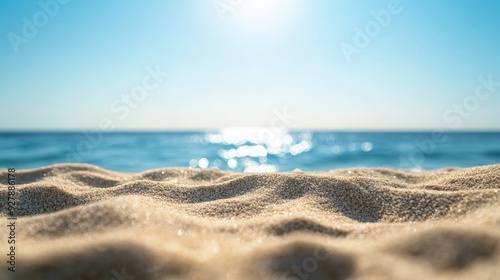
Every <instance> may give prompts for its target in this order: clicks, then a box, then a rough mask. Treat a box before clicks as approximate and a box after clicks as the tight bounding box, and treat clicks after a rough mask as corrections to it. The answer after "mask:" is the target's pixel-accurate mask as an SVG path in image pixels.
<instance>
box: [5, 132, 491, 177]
mask: <svg viewBox="0 0 500 280" xmlns="http://www.w3.org/2000/svg"><path fill="white" fill-rule="evenodd" d="M0 151H1V152H0V167H1V168H16V169H29V168H37V167H42V166H47V165H50V164H56V163H68V162H70V163H89V164H94V165H97V166H99V167H102V168H105V169H109V170H113V171H122V172H141V171H145V170H150V169H155V168H163V167H191V168H202V169H203V168H216V169H220V170H230V171H235V172H273V171H293V170H302V171H318V170H331V169H340V168H355V167H385V168H397V169H406V170H413V171H422V170H433V169H440V168H447V167H470V166H478V165H487V164H496V163H500V133H496V132H483V133H472V132H469V133H451V132H445V133H431V132H383V133H381V132H323V131H322V132H318V131H284V130H270V129H258V128H255V129H223V130H220V131H209V132H201V131H199V132H112V133H100V132H95V131H93V132H91V131H89V132H2V133H0Z"/></svg>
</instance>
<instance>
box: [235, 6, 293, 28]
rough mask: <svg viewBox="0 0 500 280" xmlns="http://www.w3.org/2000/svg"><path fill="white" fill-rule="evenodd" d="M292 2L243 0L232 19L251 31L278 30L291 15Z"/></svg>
mask: <svg viewBox="0 0 500 280" xmlns="http://www.w3.org/2000/svg"><path fill="white" fill-rule="evenodd" d="M293 2H295V1H290V0H243V1H241V4H240V5H238V6H237V7H235V9H234V15H232V19H233V20H234V21H235V22H237V23H238V24H239V25H241V26H242V27H244V28H245V29H247V30H249V31H256V32H262V31H263V30H266V29H267V30H268V29H269V28H276V27H278V26H279V25H280V24H282V23H283V21H284V20H285V19H287V18H289V17H290V16H291V15H290V13H291V11H290V6H291V4H292V3H293Z"/></svg>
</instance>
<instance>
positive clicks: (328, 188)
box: [0, 164, 500, 280]
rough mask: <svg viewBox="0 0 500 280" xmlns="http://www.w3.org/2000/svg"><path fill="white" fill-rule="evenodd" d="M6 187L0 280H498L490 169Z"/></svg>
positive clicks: (89, 169) (44, 172) (49, 178)
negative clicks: (10, 259) (12, 195)
mask: <svg viewBox="0 0 500 280" xmlns="http://www.w3.org/2000/svg"><path fill="white" fill-rule="evenodd" d="M16 175H17V190H16V199H17V201H18V203H17V204H16V214H17V216H18V220H17V227H16V245H17V246H16V250H17V251H16V256H17V259H16V270H17V271H16V272H15V273H12V272H8V271H7V265H8V264H7V263H6V260H7V257H6V256H5V253H7V250H8V246H9V245H8V244H7V242H6V241H7V239H8V234H9V233H8V230H7V228H6V227H4V229H3V230H1V231H0V244H1V247H0V248H2V250H3V251H2V255H3V256H4V259H5V260H4V261H2V262H1V263H2V264H1V272H0V279H23V280H24V279H106V280H109V279H116V280H121V279H130V280H131V279H135V280H148V279H500V204H499V198H500V191H499V190H500V165H492V166H484V167H475V168H468V169H446V170H439V171H432V172H421V173H411V172H404V171H397V170H388V169H349V170H336V171H328V172H314V173H302V172H292V173H275V174H236V173H229V172H221V171H216V170H192V169H172V168H168V169H157V170H152V171H148V172H144V173H140V174H126V173H117V172H111V171H107V170H103V169H100V168H97V167H95V166H91V165H82V164H78V165H75V164H63V165H53V166H48V167H44V168H39V169H34V170H25V171H19V170H18V171H16ZM0 177H1V178H6V177H7V173H6V172H0ZM7 186H8V185H7V181H6V180H3V181H1V183H0V187H1V191H0V192H1V196H0V203H1V205H3V207H2V209H3V212H2V217H1V218H2V219H4V221H5V223H7V211H6V198H7ZM4 252H5V253H4ZM7 277H10V278H7Z"/></svg>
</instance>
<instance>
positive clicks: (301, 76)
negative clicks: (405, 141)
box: [0, 0, 500, 130]
mask: <svg viewBox="0 0 500 280" xmlns="http://www.w3.org/2000/svg"><path fill="white" fill-rule="evenodd" d="M60 2H61V3H60ZM60 2H56V0H41V1H15V0H4V1H1V2H0V21H1V24H0V34H1V35H2V37H1V38H2V39H1V40H0V100H1V103H2V109H1V110H0V129H1V130H13V129H16V130H17V129H51V130H54V129H56V130H66V129H72V130H75V129H76V130H79V129H92V128H94V129H95V128H98V127H99V126H100V124H101V123H102V122H103V120H104V122H107V123H108V124H110V125H111V126H112V129H119V130H123V129H146V130H154V129H213V128H221V127H240V126H252V127H255V126H261V127H266V126H269V125H270V121H271V120H272V119H273V118H275V112H276V111H283V110H285V111H286V112H288V114H291V115H293V118H290V119H289V121H287V123H286V125H287V127H289V128H292V129H293V128H310V129H342V130H346V129H347V130H363V129H375V130H377V129H380V130H398V129H405V130H413V129H425V130H430V129H434V128H443V129H449V130H471V129H472V130H482V129H488V130H499V129H500V114H499V113H498V111H499V109H500V63H499V61H500V48H499V46H500V17H499V16H498V11H499V10H500V2H498V1H481V2H478V1H472V0H470V1H451V0H447V1H444V0H443V1H430V0H428V1H423V0H420V1H409V0H401V1H395V0H391V1H327V0H323V1H321V0H307V1H306V0H288V1H287V0H239V1H237V0H232V1H231V0H215V1H212V0H203V1H202V0H193V1H173V0H172V1H129V0H127V1H124V0H120V1H83V0H70V1H62V0H61V1H60ZM63 2H67V3H63ZM230 3H232V4H233V5H232V6H231V5H230ZM388 15H389V16H388ZM389 17H390V18H389ZM377 20H378V21H377ZM30 27H34V29H33V28H31V29H30ZM34 30H35V31H34ZM359 30H361V33H362V34H361V35H360V33H359ZM360 38H361V39H360ZM363 38H364V39H365V40H364V41H363V40H362V39H363ZM360 42H362V43H363V44H360ZM342 46H343V47H342ZM345 46H348V48H347V49H348V50H349V51H348V52H346V47H345ZM353 50H354V52H353ZM349 52H351V54H350V55H346V53H347V54H349ZM155 71H156V72H157V74H156V78H157V79H154V77H152V74H151V72H155ZM167 72H168V75H166V74H164V73H167ZM158 73H160V74H159V75H160V76H159V77H158ZM153 76H154V74H153ZM480 77H482V78H480ZM145 80H146V81H147V82H148V83H146V84H147V85H148V88H149V89H145V87H144V85H143V83H144V81H145ZM133 92H135V94H136V95H134V96H135V97H133V98H132V100H131V99H130V98H131V96H132V93H133ZM139 93H140V94H139ZM137 94H139V95H140V96H139V95H137ZM123 96H125V97H123ZM127 96H128V98H129V99H128V101H124V99H123V98H127ZM138 96H139V97H140V98H139V97H138ZM134 98H135V99H134ZM106 127H107V126H106Z"/></svg>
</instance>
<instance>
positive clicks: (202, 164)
mask: <svg viewBox="0 0 500 280" xmlns="http://www.w3.org/2000/svg"><path fill="white" fill-rule="evenodd" d="M208 163H209V162H208V159H206V158H200V160H198V166H199V167H200V168H203V169H204V168H207V167H208Z"/></svg>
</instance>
